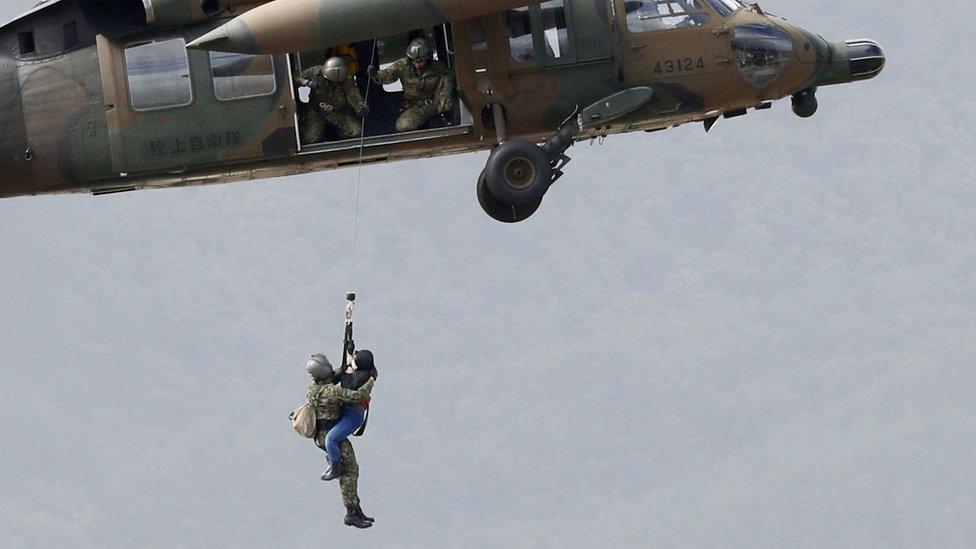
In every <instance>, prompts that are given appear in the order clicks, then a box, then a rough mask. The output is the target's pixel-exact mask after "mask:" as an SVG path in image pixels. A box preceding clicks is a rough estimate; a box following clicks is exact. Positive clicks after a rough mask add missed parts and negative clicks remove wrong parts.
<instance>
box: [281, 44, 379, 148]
mask: <svg viewBox="0 0 976 549" xmlns="http://www.w3.org/2000/svg"><path fill="white" fill-rule="evenodd" d="M295 81H296V83H297V84H298V85H299V86H307V87H308V88H310V89H311V92H310V94H309V108H308V109H307V112H306V115H305V127H304V128H303V129H302V143H305V144H309V143H318V142H319V141H321V140H322V136H323V134H324V133H325V130H326V128H331V129H332V130H333V131H335V133H336V136H337V137H338V138H339V139H354V138H357V137H359V136H361V135H362V132H363V123H362V118H363V117H364V116H366V114H368V113H369V107H367V106H366V102H365V101H363V97H362V95H361V94H360V93H359V88H357V87H356V82H355V78H354V77H352V76H350V75H349V67H348V65H347V64H346V61H345V60H344V59H343V58H341V57H330V58H329V59H328V60H327V61H326V62H325V64H324V65H321V66H316V67H312V68H310V69H307V70H306V71H305V72H303V73H302V74H301V76H299V77H298V78H296V79H295Z"/></svg>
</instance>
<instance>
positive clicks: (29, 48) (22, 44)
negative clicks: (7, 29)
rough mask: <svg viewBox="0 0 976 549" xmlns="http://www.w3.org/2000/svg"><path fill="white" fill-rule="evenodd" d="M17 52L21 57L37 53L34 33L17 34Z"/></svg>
mask: <svg viewBox="0 0 976 549" xmlns="http://www.w3.org/2000/svg"><path fill="white" fill-rule="evenodd" d="M17 51H18V53H20V55H28V54H31V53H34V52H36V51H37V45H36V44H35V42H34V31H30V32H21V33H18V34H17Z"/></svg>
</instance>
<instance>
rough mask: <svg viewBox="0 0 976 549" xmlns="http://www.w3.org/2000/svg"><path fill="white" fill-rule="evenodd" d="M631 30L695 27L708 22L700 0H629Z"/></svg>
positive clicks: (627, 5) (648, 30)
mask: <svg viewBox="0 0 976 549" xmlns="http://www.w3.org/2000/svg"><path fill="white" fill-rule="evenodd" d="M625 5H626V7H627V29H628V30H629V31H630V32H650V31H656V30H665V29H676V28H684V27H695V26H698V25H706V24H708V14H706V13H705V11H704V8H703V7H702V5H701V1H700V0H642V1H631V2H627V3H626V4H625Z"/></svg>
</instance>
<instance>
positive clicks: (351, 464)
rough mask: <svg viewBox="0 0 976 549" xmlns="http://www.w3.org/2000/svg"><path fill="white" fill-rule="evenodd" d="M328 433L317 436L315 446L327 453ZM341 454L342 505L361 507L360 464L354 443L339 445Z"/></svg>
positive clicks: (344, 441) (320, 433)
mask: <svg viewBox="0 0 976 549" xmlns="http://www.w3.org/2000/svg"><path fill="white" fill-rule="evenodd" d="M327 434H328V431H325V432H322V431H320V432H318V433H316V434H315V445H316V446H318V447H319V448H321V449H322V450H323V451H325V436H326V435H327ZM339 453H340V455H341V456H342V474H341V475H340V476H339V492H340V493H341V494H342V504H343V505H345V506H346V507H353V506H358V505H359V462H358V461H356V451H355V450H354V449H353V447H352V442H350V441H349V439H345V440H343V441H342V442H340V443H339Z"/></svg>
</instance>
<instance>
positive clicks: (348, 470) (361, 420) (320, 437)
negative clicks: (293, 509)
mask: <svg viewBox="0 0 976 549" xmlns="http://www.w3.org/2000/svg"><path fill="white" fill-rule="evenodd" d="M354 302H355V295H354V294H349V303H348V304H347V306H346V331H345V338H344V342H343V364H342V367H341V368H340V369H339V371H333V369H332V364H331V363H330V362H329V359H328V358H326V356H325V355H323V354H318V355H313V356H312V357H310V358H309V360H308V364H307V366H306V369H307V370H308V373H309V374H310V375H311V376H312V384H311V386H310V387H309V389H308V402H309V403H310V404H311V405H312V406H313V407H314V408H315V416H316V430H315V437H314V439H315V444H316V445H317V446H318V447H319V448H321V449H322V450H324V451H325V452H326V455H327V456H328V457H327V459H328V463H329V468H328V470H326V472H325V473H323V475H322V480H327V481H328V480H334V479H337V478H338V479H339V489H340V492H341V493H342V503H343V505H345V507H346V517H345V523H346V525H348V526H354V527H356V528H369V527H370V526H372V525H373V519H372V518H371V517H367V516H366V515H365V514H363V510H362V506H361V504H360V500H359V486H358V485H359V464H358V462H357V461H356V453H355V451H354V450H353V447H352V443H351V442H350V441H349V436H350V435H352V434H354V433H355V434H356V435H357V436H359V435H362V434H363V433H364V432H365V429H366V416H367V409H368V405H369V395H370V393H371V392H372V390H373V386H374V384H375V383H376V378H377V377H378V374H377V372H376V367H375V366H374V365H373V354H372V353H371V352H369V351H356V350H355V342H354V341H353V338H352V307H353V303H354Z"/></svg>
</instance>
